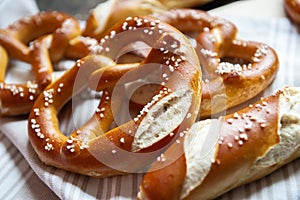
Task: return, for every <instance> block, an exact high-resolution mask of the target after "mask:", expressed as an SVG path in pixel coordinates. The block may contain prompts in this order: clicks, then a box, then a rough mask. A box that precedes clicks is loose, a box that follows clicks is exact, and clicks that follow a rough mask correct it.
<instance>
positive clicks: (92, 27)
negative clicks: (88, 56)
mask: <svg viewBox="0 0 300 200" xmlns="http://www.w3.org/2000/svg"><path fill="white" fill-rule="evenodd" d="M210 1H211V0H185V1H181V0H179V1H178V0H171V1H169V0H122V1H119V0H108V1H106V2H104V3H100V4H99V5H98V6H96V7H95V8H93V9H92V10H91V12H90V14H89V16H88V18H87V20H86V26H85V29H84V31H83V35H84V36H90V37H93V38H96V39H100V38H101V37H103V35H104V34H105V31H107V30H108V29H109V28H110V27H111V26H112V25H113V24H115V23H117V22H118V21H120V20H123V19H126V18H127V17H129V16H138V15H151V14H153V13H159V12H164V11H166V10H168V9H172V8H182V7H193V6H199V5H202V4H205V3H207V2H210Z"/></svg>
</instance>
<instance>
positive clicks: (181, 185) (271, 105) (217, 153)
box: [138, 87, 300, 200]
mask: <svg viewBox="0 0 300 200" xmlns="http://www.w3.org/2000/svg"><path fill="white" fill-rule="evenodd" d="M299 97H300V89H299V88H292V87H286V88H284V89H283V90H279V91H278V92H276V93H275V94H274V95H272V96H270V97H268V98H264V99H262V100H261V101H259V102H257V103H256V104H254V105H250V106H249V107H247V108H245V109H243V110H241V111H238V112H236V113H233V114H231V115H227V116H225V117H221V118H219V119H216V120H211V119H208V120H204V121H200V122H197V123H195V124H194V125H193V126H192V128H191V129H190V131H189V132H188V133H186V135H184V136H183V137H181V138H179V139H178V142H177V143H174V144H173V145H172V146H171V147H170V148H169V149H168V150H167V151H166V152H165V153H164V154H163V158H164V159H161V158H162V156H160V159H158V161H156V162H155V163H154V164H153V166H152V167H151V168H150V169H149V172H148V173H147V174H146V175H145V176H144V179H143V180H142V183H141V186H140V193H139V195H138V198H139V199H143V200H146V199H203V200H205V199H214V198H216V197H218V196H220V195H221V194H223V193H225V192H227V191H229V190H231V189H233V188H235V187H237V186H240V185H242V184H246V183H249V182H252V181H254V180H257V179H259V178H261V177H263V176H266V175H267V174H270V173H271V172H273V171H274V170H276V169H278V168H280V167H281V166H283V165H285V164H287V163H288V162H291V161H292V160H294V159H296V158H298V157H299V156H300V134H299V133H300V131H299V130H300V118H299V112H300V101H299V99H300V98H299Z"/></svg>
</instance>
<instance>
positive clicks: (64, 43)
mask: <svg viewBox="0 0 300 200" xmlns="http://www.w3.org/2000/svg"><path fill="white" fill-rule="evenodd" d="M79 34H80V27H79V23H78V21H77V20H76V19H74V18H73V17H71V16H69V15H66V14H63V13H59V12H55V11H53V12H41V13H38V14H35V15H31V16H28V17H24V18H22V19H20V20H18V21H16V22H15V23H13V24H12V25H10V26H9V27H7V28H6V29H1V30H0V45H1V46H2V47H3V48H4V49H5V51H6V52H7V54H8V56H9V57H11V58H13V59H17V60H20V61H22V62H26V63H28V64H30V65H32V70H33V73H34V76H35V80H36V81H28V82H27V83H24V84H15V83H6V82H5V74H6V68H7V66H6V65H7V64H8V63H7V62H2V63H1V73H0V75H1V77H0V81H1V82H0V115H22V114H28V113H29V111H30V109H31V107H32V105H33V102H34V100H35V99H36V98H37V96H38V95H39V94H40V92H41V91H42V90H43V89H44V88H45V87H46V86H47V85H48V84H49V83H50V82H51V81H52V71H53V69H52V64H51V61H53V62H57V61H58V60H60V59H62V58H63V57H64V55H65V52H66V50H67V48H68V46H69V41H70V40H71V39H72V38H74V37H76V36H78V35H79ZM31 44H32V46H31ZM2 52H3V51H2ZM2 54H3V53H2Z"/></svg>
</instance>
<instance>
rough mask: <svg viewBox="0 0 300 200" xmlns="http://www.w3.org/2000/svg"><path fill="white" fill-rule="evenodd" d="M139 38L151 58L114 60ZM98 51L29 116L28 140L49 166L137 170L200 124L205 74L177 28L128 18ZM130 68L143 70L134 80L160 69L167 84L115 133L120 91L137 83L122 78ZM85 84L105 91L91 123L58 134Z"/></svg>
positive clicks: (94, 172) (106, 172) (108, 172)
mask: <svg viewBox="0 0 300 200" xmlns="http://www.w3.org/2000/svg"><path fill="white" fill-rule="evenodd" d="M136 41H143V42H144V43H146V44H148V45H149V46H150V47H151V50H150V52H149V54H148V56H147V57H146V58H145V60H143V61H142V62H141V63H127V64H120V63H116V62H115V61H116V60H117V58H118V56H119V55H120V54H122V51H123V50H124V48H125V49H126V47H127V46H128V45H130V44H131V43H133V42H136ZM93 52H94V53H93V54H92V55H89V56H86V57H84V58H82V59H80V60H78V61H77V62H76V64H75V65H74V66H73V67H72V68H71V69H69V70H68V71H67V72H66V73H65V74H64V75H63V76H62V77H60V78H59V79H57V80H56V81H54V82H53V83H51V84H50V85H49V86H48V87H47V88H46V89H45V90H44V92H43V93H42V95H40V96H39V98H38V99H37V100H36V102H35V104H34V106H33V109H32V111H31V112H30V116H29V119H28V132H29V139H30V142H31V144H32V146H33V148H34V150H35V152H36V153H37V155H38V156H39V158H40V159H41V161H42V162H43V163H45V164H47V165H51V166H55V167H58V168H61V169H65V170H69V171H72V172H77V173H80V174H85V175H89V176H95V177H107V176H112V175H118V174H124V173H129V172H136V171H138V170H141V169H143V168H144V167H145V166H147V165H148V164H149V163H150V162H152V161H153V159H156V158H157V156H158V155H159V154H160V153H161V152H162V151H164V150H165V148H166V147H167V145H169V143H170V142H171V141H172V140H173V139H174V138H175V137H176V136H177V135H179V134H180V133H182V132H184V131H186V130H188V129H189V127H190V126H191V125H192V124H193V123H194V122H195V120H196V117H197V112H195V111H198V109H199V106H200V102H201V98H200V97H201V75H202V74H201V69H200V64H199V62H198V58H197V55H196V53H195V51H194V49H193V48H192V47H191V46H190V45H189V42H188V40H187V39H186V38H185V36H184V35H183V34H181V33H180V32H178V31H177V29H175V28H173V27H171V26H169V25H168V24H165V23H161V22H160V21H159V20H157V19H154V18H151V17H129V18H127V19H126V20H124V21H122V22H120V23H118V24H116V25H115V26H114V27H112V28H111V29H110V31H109V32H107V35H106V36H104V37H103V39H101V40H100V43H99V45H96V46H95V47H94V49H93ZM109 69H113V70H109ZM128 69H134V70H138V71H134V73H133V74H135V76H137V75H146V74H148V73H150V72H152V71H153V70H158V71H159V72H161V74H160V85H161V87H160V88H159V89H158V91H157V93H156V94H155V95H154V97H153V99H152V100H151V101H150V102H149V103H148V104H147V105H145V107H144V108H143V109H142V110H141V111H140V114H139V115H137V116H135V117H134V118H132V119H131V120H130V121H128V122H127V123H124V124H120V125H118V126H117V127H115V128H113V129H109V128H110V126H111V124H112V122H113V121H114V120H115V117H116V115H117V114H116V113H118V110H120V109H124V108H122V107H121V102H122V100H123V98H122V91H123V89H122V88H123V85H124V83H125V82H126V81H132V80H125V82H120V81H124V78H123V75H124V76H125V74H126V73H127V72H128V71H129V70H128ZM106 70H108V71H109V73H107V71H106ZM112 71H114V73H112ZM95 77H98V80H97V78H95ZM129 77H130V79H132V78H133V79H134V78H135V77H132V76H129ZM95 80H97V81H95ZM109 80H112V81H109ZM98 83H104V84H98ZM87 84H88V85H89V87H90V88H91V89H95V90H100V91H102V97H101V101H100V103H99V105H98V107H97V109H96V110H95V111H94V113H93V115H92V117H91V118H90V119H89V120H88V121H87V122H86V124H85V125H83V126H82V127H77V128H76V130H74V131H73V132H72V133H71V134H70V135H69V136H66V135H64V134H63V133H62V132H61V131H60V129H59V120H58V114H59V111H60V109H61V108H62V107H63V106H64V105H65V104H66V103H67V102H68V101H70V100H71V99H72V97H73V96H74V95H76V93H77V92H80V91H82V89H86V87H87ZM116 94H117V97H116V96H115V95H116ZM126 109H127V108H126ZM154 118H155V120H154ZM157 122H159V123H157ZM161 123H164V125H165V126H164V127H163V128H162V127H161V126H160V125H159V124H161ZM132 163H134V164H132Z"/></svg>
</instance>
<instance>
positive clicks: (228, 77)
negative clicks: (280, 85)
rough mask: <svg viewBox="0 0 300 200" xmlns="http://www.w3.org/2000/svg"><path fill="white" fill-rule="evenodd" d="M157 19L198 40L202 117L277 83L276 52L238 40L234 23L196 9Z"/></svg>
mask: <svg viewBox="0 0 300 200" xmlns="http://www.w3.org/2000/svg"><path fill="white" fill-rule="evenodd" d="M154 16H155V17H157V18H159V19H160V20H161V21H164V22H166V23H168V24H170V25H172V26H175V27H176V28H178V29H179V30H180V31H182V32H183V33H186V34H188V35H191V36H190V37H192V38H194V39H195V43H196V44H194V46H195V45H196V46H195V48H196V51H197V54H198V56H199V59H200V63H201V66H202V71H203V74H204V77H203V80H204V82H203V96H202V102H201V108H200V109H201V110H200V112H199V115H200V116H201V117H202V118H206V117H209V116H212V115H215V114H218V113H220V112H221V111H224V110H225V111H226V110H227V109H229V108H231V107H234V106H236V105H239V104H241V103H243V102H245V101H247V100H249V99H251V98H253V97H254V96H256V95H257V94H259V93H260V92H261V91H262V90H263V89H265V88H266V87H267V86H268V85H269V84H270V83H271V82H272V81H273V80H274V78H275V75H276V73H277V71H278V66H279V61H278V57H277V54H276V52H275V50H274V49H272V48H271V47H269V46H267V45H265V44H262V43H258V42H253V41H244V40H239V39H237V38H236V35H237V28H236V27H235V25H234V24H233V23H231V22H230V21H228V20H225V19H222V18H220V17H215V16H212V15H210V14H208V13H207V12H204V11H200V10H194V9H173V10H169V11H165V12H161V13H156V14H154ZM195 35H196V36H195ZM228 59H229V60H228ZM240 61H243V63H239V62H240Z"/></svg>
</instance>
